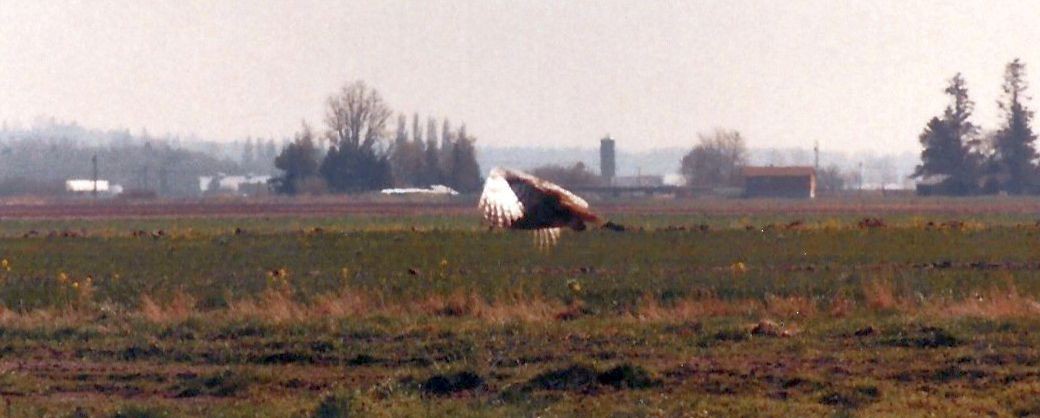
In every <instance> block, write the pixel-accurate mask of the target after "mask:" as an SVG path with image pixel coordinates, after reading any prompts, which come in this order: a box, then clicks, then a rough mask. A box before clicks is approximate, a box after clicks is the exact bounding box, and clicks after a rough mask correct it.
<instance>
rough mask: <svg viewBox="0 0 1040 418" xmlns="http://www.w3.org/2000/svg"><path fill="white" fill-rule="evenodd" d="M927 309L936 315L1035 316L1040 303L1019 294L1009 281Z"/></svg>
mask: <svg viewBox="0 0 1040 418" xmlns="http://www.w3.org/2000/svg"><path fill="white" fill-rule="evenodd" d="M927 310H928V311H929V313H931V314H933V315H937V316H953V317H964V316H970V317H979V318H989V319H994V318H1015V317H1031V316H1035V315H1036V314H1038V313H1040V303H1037V301H1036V299H1033V298H1030V297H1026V296H1023V295H1022V294H1020V293H1019V292H1018V289H1017V288H1016V287H1015V286H1014V284H1012V283H1010V281H1009V282H1008V284H1007V285H1005V286H1003V287H997V286H994V287H991V288H990V289H988V290H986V291H985V292H980V293H975V294H973V295H971V296H969V297H966V298H963V299H960V300H948V301H940V302H938V303H934V304H930V306H928V308H927Z"/></svg>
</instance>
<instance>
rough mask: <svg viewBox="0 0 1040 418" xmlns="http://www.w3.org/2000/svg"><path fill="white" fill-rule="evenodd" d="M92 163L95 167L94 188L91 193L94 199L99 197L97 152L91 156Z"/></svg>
mask: <svg viewBox="0 0 1040 418" xmlns="http://www.w3.org/2000/svg"><path fill="white" fill-rule="evenodd" d="M90 164H91V165H92V166H93V167H94V190H93V191H92V192H91V195H92V196H94V199H97V180H98V179H97V178H98V172H97V154H94V156H93V157H90Z"/></svg>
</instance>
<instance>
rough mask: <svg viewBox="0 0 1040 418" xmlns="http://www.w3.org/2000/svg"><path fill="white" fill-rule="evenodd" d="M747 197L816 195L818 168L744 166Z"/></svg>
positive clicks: (808, 196)
mask: <svg viewBox="0 0 1040 418" xmlns="http://www.w3.org/2000/svg"><path fill="white" fill-rule="evenodd" d="M741 176H742V177H743V180H744V196H745V197H784V198H802V199H812V198H815V197H816V170H815V169H814V168H812V167H806V166H788V167H773V166H769V167H744V168H743V169H742V170H741Z"/></svg>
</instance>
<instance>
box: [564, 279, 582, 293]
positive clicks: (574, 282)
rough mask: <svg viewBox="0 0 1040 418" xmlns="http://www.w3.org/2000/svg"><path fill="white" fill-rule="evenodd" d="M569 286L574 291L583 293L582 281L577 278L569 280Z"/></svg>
mask: <svg viewBox="0 0 1040 418" xmlns="http://www.w3.org/2000/svg"><path fill="white" fill-rule="evenodd" d="M567 288H568V289H570V290H571V292H574V293H581V282H579V281H577V280H570V281H568V282H567Z"/></svg>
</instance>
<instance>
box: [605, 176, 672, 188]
mask: <svg viewBox="0 0 1040 418" xmlns="http://www.w3.org/2000/svg"><path fill="white" fill-rule="evenodd" d="M613 185H614V186H617V187H646V186H649V187H658V186H664V177H662V176H654V175H640V176H618V177H615V178H614V183H613Z"/></svg>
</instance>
